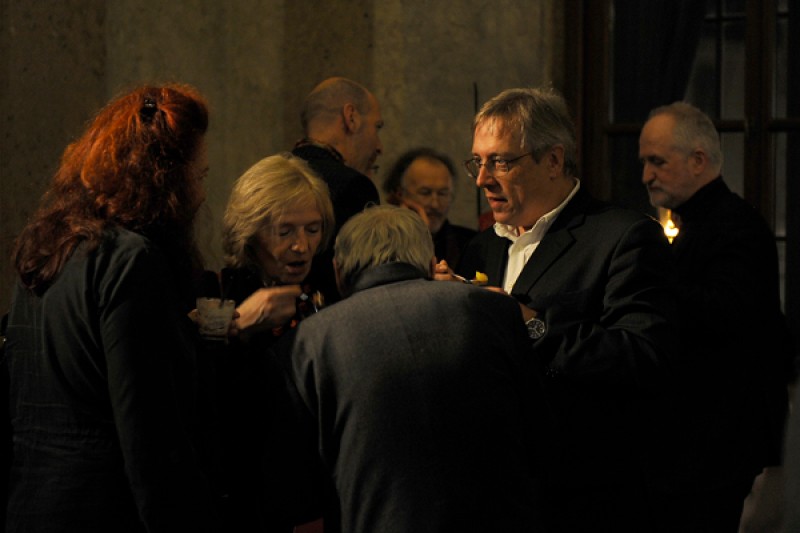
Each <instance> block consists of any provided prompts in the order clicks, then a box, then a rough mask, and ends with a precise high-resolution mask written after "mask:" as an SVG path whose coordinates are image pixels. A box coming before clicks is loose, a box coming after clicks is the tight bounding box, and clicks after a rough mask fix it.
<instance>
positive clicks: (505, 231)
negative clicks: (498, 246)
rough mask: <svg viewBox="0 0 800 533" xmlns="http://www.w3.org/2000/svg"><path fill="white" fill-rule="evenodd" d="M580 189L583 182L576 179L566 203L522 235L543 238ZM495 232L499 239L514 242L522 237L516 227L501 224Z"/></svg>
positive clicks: (496, 226) (562, 203) (545, 215)
mask: <svg viewBox="0 0 800 533" xmlns="http://www.w3.org/2000/svg"><path fill="white" fill-rule="evenodd" d="M580 188H581V181H580V180H579V179H575V186H574V187H573V188H572V191H570V193H569V194H568V195H567V197H566V198H564V201H563V202H561V203H560V204H558V206H556V208H555V209H553V210H552V211H550V212H548V213H545V214H544V215H542V216H541V217H540V218H539V220H537V221H536V224H534V225H533V227H532V228H531V229H529V230H527V231H526V232H525V233H523V234H522V235H530V234H536V235H541V236H543V235H544V234H545V232H546V231H547V230H548V228H550V226H551V225H552V224H553V221H554V220H555V219H556V217H558V215H559V214H560V213H561V211H563V210H564V208H565V207H566V205H567V204H568V203H569V201H570V200H572V197H573V196H575V194H576V193H577V192H578V189H580ZM494 232H495V233H496V234H497V236H498V237H503V238H506V239H508V240H510V241H512V242H514V241H516V240H517V239H519V238H520V237H522V235H519V234H518V233H517V227H516V226H510V225H508V224H501V223H500V222H495V223H494Z"/></svg>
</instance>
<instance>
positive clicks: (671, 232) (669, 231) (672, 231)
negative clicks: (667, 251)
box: [664, 218, 678, 242]
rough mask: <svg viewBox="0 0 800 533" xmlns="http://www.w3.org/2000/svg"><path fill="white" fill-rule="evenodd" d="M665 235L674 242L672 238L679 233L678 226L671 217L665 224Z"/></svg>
mask: <svg viewBox="0 0 800 533" xmlns="http://www.w3.org/2000/svg"><path fill="white" fill-rule="evenodd" d="M664 235H666V236H667V239H669V242H672V239H674V238H675V236H676V235H678V228H677V227H675V224H674V223H673V222H672V219H671V218H670V219H668V220H667V223H666V224H664Z"/></svg>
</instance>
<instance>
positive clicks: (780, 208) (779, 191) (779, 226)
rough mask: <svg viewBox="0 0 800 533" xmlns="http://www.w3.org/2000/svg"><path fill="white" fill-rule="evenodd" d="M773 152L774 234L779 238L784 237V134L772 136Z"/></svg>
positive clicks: (785, 196) (785, 197) (785, 138)
mask: <svg viewBox="0 0 800 533" xmlns="http://www.w3.org/2000/svg"><path fill="white" fill-rule="evenodd" d="M772 137H773V140H772V142H773V145H772V146H773V150H774V151H775V155H774V156H773V157H774V161H775V234H776V235H777V236H779V237H785V236H786V204H787V202H786V199H787V194H786V140H787V135H786V134H785V133H778V134H777V135H773V136H772Z"/></svg>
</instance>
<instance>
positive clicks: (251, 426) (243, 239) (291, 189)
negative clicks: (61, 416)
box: [215, 154, 334, 532]
mask: <svg viewBox="0 0 800 533" xmlns="http://www.w3.org/2000/svg"><path fill="white" fill-rule="evenodd" d="M333 229H334V217H333V207H332V206H331V201H330V198H329V195H328V188H327V186H326V185H325V182H323V181H322V180H321V179H320V178H319V177H317V175H316V174H315V173H314V172H313V171H312V170H311V169H310V168H309V166H308V164H307V163H306V162H305V161H303V160H302V159H300V158H297V157H294V156H292V155H290V154H278V155H273V156H270V157H267V158H265V159H262V160H261V161H259V162H258V163H256V164H255V165H253V166H252V167H251V168H250V169H248V170H247V171H246V172H245V173H244V174H243V175H242V176H241V177H240V178H239V179H238V180H237V181H236V183H235V184H234V187H233V191H232V192H231V196H230V199H229V201H228V206H227V209H226V211H225V215H224V219H223V249H224V252H225V261H226V264H227V267H226V268H224V269H223V271H222V275H221V280H222V291H223V292H224V293H225V297H226V298H232V299H233V300H235V301H236V305H237V312H238V317H237V318H236V319H235V323H234V326H233V329H232V333H233V334H234V336H233V338H232V340H231V343H230V344H229V345H228V346H227V347H226V350H225V352H224V354H223V356H222V357H217V358H215V361H216V364H217V386H218V393H219V394H218V398H219V400H218V401H219V403H218V407H219V411H218V412H219V413H220V416H221V418H220V429H221V431H222V433H221V441H220V442H221V446H222V453H223V456H222V467H223V486H222V489H223V493H224V494H226V495H227V498H226V499H225V501H226V502H228V503H227V506H228V508H227V509H226V510H225V512H224V518H225V520H226V521H227V525H228V527H229V529H230V530H231V531H257V530H259V531H287V532H291V530H292V525H293V524H294V523H299V522H302V521H304V519H305V517H303V515H302V513H301V512H300V511H299V510H297V509H296V506H297V504H298V503H299V502H301V501H302V498H300V497H298V495H297V489H296V488H295V486H294V484H295V483H297V481H298V480H299V479H301V478H302V476H301V473H300V470H302V469H304V468H305V467H306V465H305V464H303V462H302V461H300V460H295V459H294V458H295V457H298V455H299V449H300V447H301V446H302V443H297V435H296V433H294V430H293V428H292V427H291V421H290V420H289V419H288V418H287V415H286V413H287V411H286V409H285V408H284V406H285V404H284V403H283V402H284V401H285V400H286V398H285V397H284V396H283V392H284V386H283V381H282V378H281V377H280V376H281V374H280V372H279V370H278V368H277V367H275V366H274V362H273V359H272V356H271V355H270V348H271V347H272V346H273V344H274V343H275V342H277V341H278V339H279V338H280V336H281V335H282V334H283V333H284V332H286V331H287V330H288V329H289V328H291V327H292V326H293V325H296V323H297V321H298V320H301V319H302V318H303V316H304V315H305V314H307V312H308V311H309V309H310V306H311V305H312V302H311V301H310V300H308V299H304V298H305V296H304V295H312V294H313V293H314V292H315V288H314V287H310V286H308V285H307V284H305V283H304V281H305V279H306V277H307V276H308V273H309V270H310V269H311V262H312V259H313V257H314V255H315V254H317V253H318V252H320V251H322V250H323V249H324V248H325V247H326V246H327V244H328V241H329V240H330V235H331V233H332V231H333Z"/></svg>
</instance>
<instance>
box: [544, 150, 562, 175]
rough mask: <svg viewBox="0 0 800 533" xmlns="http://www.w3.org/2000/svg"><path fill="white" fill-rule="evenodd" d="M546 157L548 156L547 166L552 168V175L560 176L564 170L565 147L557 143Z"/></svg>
mask: <svg viewBox="0 0 800 533" xmlns="http://www.w3.org/2000/svg"><path fill="white" fill-rule="evenodd" d="M545 157H546V158H547V168H548V169H549V170H550V176H551V177H557V176H560V175H561V174H562V173H563V172H564V147H563V146H562V145H560V144H556V145H555V146H553V147H552V148H550V150H548V152H547V154H546V155H545Z"/></svg>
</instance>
